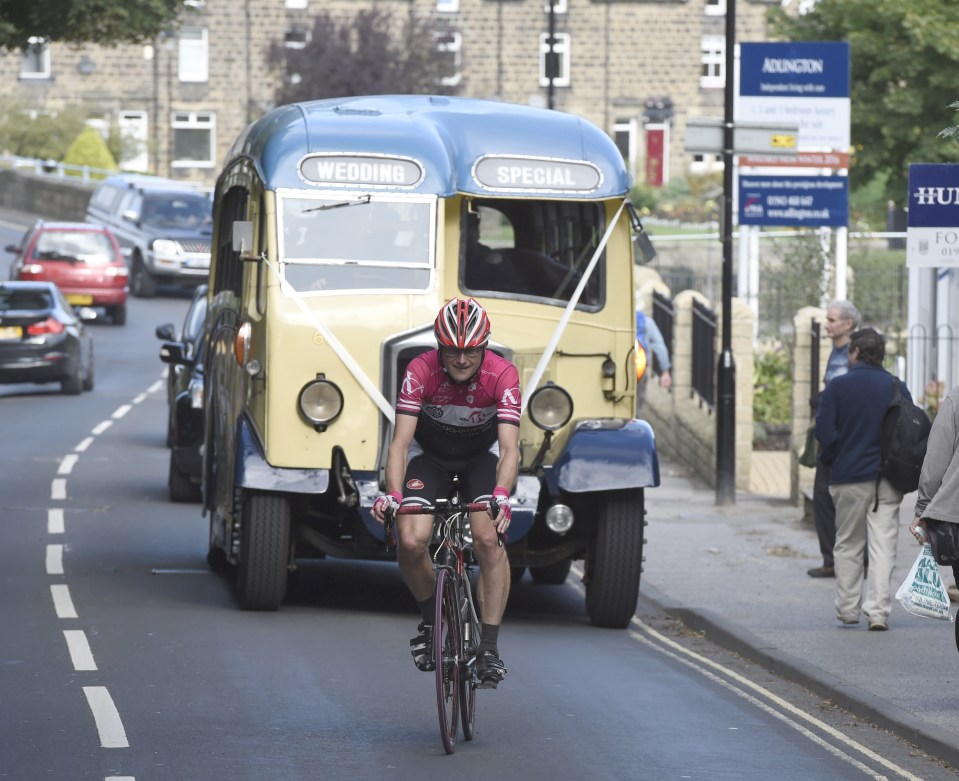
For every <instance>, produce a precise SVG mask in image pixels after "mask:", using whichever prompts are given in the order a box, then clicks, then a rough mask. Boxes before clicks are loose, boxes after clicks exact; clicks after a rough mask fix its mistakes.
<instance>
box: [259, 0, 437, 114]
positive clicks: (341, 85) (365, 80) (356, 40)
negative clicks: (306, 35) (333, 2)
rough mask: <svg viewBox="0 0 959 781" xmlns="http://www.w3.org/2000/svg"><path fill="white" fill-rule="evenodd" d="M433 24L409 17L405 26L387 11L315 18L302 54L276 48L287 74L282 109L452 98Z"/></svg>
mask: <svg viewBox="0 0 959 781" xmlns="http://www.w3.org/2000/svg"><path fill="white" fill-rule="evenodd" d="M437 32H439V31H438V30H436V28H435V27H433V26H432V24H431V23H430V22H428V21H426V20H424V19H420V18H419V17H416V16H415V15H414V14H412V13H410V14H409V15H406V18H405V20H404V21H403V23H402V24H397V22H396V20H395V19H394V17H393V14H392V13H390V12H389V11H388V10H385V9H382V8H373V9H369V10H360V11H357V13H356V15H355V16H353V17H352V18H349V19H343V20H342V21H337V19H336V18H334V17H333V16H332V15H331V14H329V13H328V12H325V11H322V12H320V13H318V14H317V15H316V17H315V21H314V25H313V32H312V37H311V38H310V40H309V41H308V42H307V44H306V45H305V46H304V47H303V48H302V49H291V48H288V47H285V46H283V45H279V44H277V45H274V46H273V47H272V49H271V51H270V63H271V65H273V67H275V68H277V69H285V73H286V74H287V75H286V78H285V79H284V80H283V83H282V85H281V86H280V87H279V88H278V89H277V92H276V102H277V104H278V105H280V104H284V103H293V102H297V101H303V100H316V99H319V98H339V97H348V96H351V95H385V94H451V93H452V92H453V91H454V89H453V88H451V87H448V86H444V85H443V84H442V83H441V80H442V78H443V77H444V76H448V75H451V74H450V73H449V64H450V63H449V59H448V56H447V55H444V54H443V53H441V52H440V51H439V49H438V47H437V38H436V35H437Z"/></svg>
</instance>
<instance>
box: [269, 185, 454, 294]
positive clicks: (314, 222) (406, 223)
mask: <svg viewBox="0 0 959 781" xmlns="http://www.w3.org/2000/svg"><path fill="white" fill-rule="evenodd" d="M278 200H279V203H280V208H279V212H280V220H279V222H280V224H279V226H278V227H279V229H280V236H281V246H280V248H279V249H280V258H281V260H282V261H283V263H284V273H285V275H286V278H287V280H288V281H289V282H290V284H291V285H293V287H294V288H296V289H297V290H300V291H302V292H307V291H319V290H370V289H389V290H392V291H395V290H397V289H400V290H402V289H406V290H425V289H426V288H427V287H429V284H430V281H431V275H432V268H433V250H432V248H433V245H434V241H435V239H434V236H433V226H434V224H435V217H434V214H435V203H436V201H435V199H434V198H431V197H430V198H422V197H420V198H416V199H411V198H409V197H406V198H402V199H401V198H396V197H395V196H394V197H384V196H377V195H372V194H368V193H362V194H354V193H330V194H324V195H322V196H313V197H309V196H306V195H296V196H280V197H279V199H278Z"/></svg>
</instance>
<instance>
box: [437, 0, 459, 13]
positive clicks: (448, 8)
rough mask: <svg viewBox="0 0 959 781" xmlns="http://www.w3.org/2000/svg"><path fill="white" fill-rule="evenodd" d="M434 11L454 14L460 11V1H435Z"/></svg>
mask: <svg viewBox="0 0 959 781" xmlns="http://www.w3.org/2000/svg"><path fill="white" fill-rule="evenodd" d="M436 10H437V11H440V12H441V13H445V14H452V13H456V12H457V11H459V10H460V0H436Z"/></svg>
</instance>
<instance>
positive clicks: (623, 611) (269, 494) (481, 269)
mask: <svg viewBox="0 0 959 781" xmlns="http://www.w3.org/2000/svg"><path fill="white" fill-rule="evenodd" d="M629 185H630V177H629V175H628V173H627V171H626V170H625V167H624V164H623V160H622V157H621V155H620V153H619V151H618V150H617V148H616V146H615V145H614V144H613V143H612V141H611V140H610V139H609V137H608V136H607V135H606V134H604V133H603V132H602V131H601V130H599V129H598V128H597V127H595V126H594V125H592V124H590V123H589V122H586V121H585V120H583V119H581V118H579V117H576V116H573V115H570V114H564V113H560V112H556V111H547V110H540V109H534V108H530V107H524V106H515V105H510V104H505V103H499V102H493V101H483V100H472V99H465V98H452V97H437V96H382V97H359V98H343V99H333V100H323V101H315V102H307V103H300V104H293V105H287V106H282V107H279V108H277V109H275V110H273V111H271V112H270V113H268V114H267V115H265V116H264V117H262V118H261V119H259V120H257V121H256V122H254V123H252V124H251V125H250V126H249V127H248V128H247V129H246V130H245V131H244V132H243V133H242V134H241V136H240V137H239V138H238V139H237V141H236V143H235V144H234V146H233V149H232V151H231V153H230V155H229V158H228V160H227V161H226V164H225V166H224V169H223V171H222V173H221V175H220V177H219V179H218V182H217V185H216V190H215V203H214V236H213V249H212V261H211V268H210V279H209V283H210V284H209V314H208V317H207V321H206V339H207V340H208V345H207V348H208V349H207V359H206V365H205V391H204V406H205V436H204V445H203V452H204V467H203V502H204V512H205V514H207V515H208V517H209V523H210V552H209V557H208V559H209V562H210V565H211V566H212V567H214V568H224V569H226V568H235V573H236V582H237V594H238V600H239V603H240V605H241V606H242V607H244V608H248V609H261V610H273V609H276V608H278V606H279V605H280V604H281V602H282V601H283V598H284V594H285V590H286V584H287V577H288V575H289V574H290V572H292V571H293V569H294V568H295V567H296V564H297V560H302V559H306V558H316V557H324V556H333V557H345V558H367V559H376V558H384V557H387V556H388V555H389V554H387V553H386V552H385V546H384V543H383V531H382V527H381V526H380V525H379V524H377V523H376V522H375V521H374V520H373V519H372V516H371V514H370V508H371V505H372V503H373V500H374V499H375V498H376V496H378V495H379V494H380V493H381V492H382V491H383V490H384V489H383V483H384V464H385V458H386V452H387V445H388V443H389V441H390V438H391V435H392V422H393V414H394V412H393V407H394V403H395V401H396V396H397V390H398V384H399V380H400V378H401V377H402V376H403V373H404V368H405V366H406V364H407V363H408V362H409V361H410V360H411V359H412V358H413V357H415V356H416V355H418V354H419V353H420V352H422V351H424V350H427V349H431V348H433V347H435V341H434V337H433V320H434V318H435V316H436V313H437V311H438V310H439V308H440V306H441V305H442V304H443V303H444V302H445V301H447V300H449V299H450V298H452V297H454V296H459V297H466V296H472V297H474V298H476V299H477V300H478V301H479V302H480V303H482V305H483V306H484V307H485V308H486V309H487V311H488V312H489V315H490V319H491V322H492V324H493V341H492V342H491V349H495V350H497V351H499V352H500V353H501V354H503V355H504V356H506V357H508V358H509V359H510V360H512V361H513V362H514V363H515V364H516V365H517V367H518V368H519V371H520V378H521V383H522V391H523V405H524V415H523V419H522V423H521V428H520V439H521V446H522V465H521V474H520V477H519V480H518V482H517V485H516V487H515V489H514V492H513V496H512V498H511V503H512V505H513V508H514V509H513V518H514V520H513V525H512V527H511V530H510V538H509V542H508V546H507V550H508V554H509V560H510V565H511V568H512V570H513V573H514V578H515V576H516V575H518V574H522V573H524V572H525V571H526V570H527V569H528V570H529V572H530V576H531V577H532V579H533V580H534V581H535V582H537V583H562V582H564V581H565V580H566V577H567V575H568V573H569V571H570V563H571V562H572V561H573V560H575V559H582V560H583V570H584V573H585V577H584V581H585V588H586V606H587V611H588V614H589V616H590V619H591V620H592V622H593V623H594V624H597V625H600V626H617V627H622V626H625V625H626V624H627V623H628V622H629V620H630V618H631V617H632V615H633V613H634V611H635V607H636V601H637V596H638V589H639V579H640V572H641V569H642V558H643V537H644V524H645V518H644V516H645V507H644V505H645V494H644V491H645V489H646V488H649V487H652V486H655V485H658V483H659V466H658V461H657V457H656V448H655V442H654V437H653V432H652V430H651V428H650V426H649V425H648V424H647V423H645V422H644V421H641V420H637V419H635V418H634V410H635V406H634V405H635V385H636V378H635V371H634V350H635V332H634V328H635V317H634V301H633V276H632V275H633V263H634V241H635V239H636V236H637V234H639V235H640V236H641V237H642V235H641V231H642V226H641V225H640V224H639V221H638V218H637V217H636V214H635V211H634V210H633V209H632V207H631V204H630V203H629V201H628V197H627V193H628V190H629Z"/></svg>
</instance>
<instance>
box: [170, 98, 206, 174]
mask: <svg viewBox="0 0 959 781" xmlns="http://www.w3.org/2000/svg"><path fill="white" fill-rule="evenodd" d="M171 126H172V127H173V162H172V163H171V165H172V166H173V167H174V168H212V167H213V164H214V159H213V156H214V154H213V150H214V142H215V140H216V139H215V136H216V115H215V114H214V113H213V112H212V111H176V112H174V113H173V121H172V123H171Z"/></svg>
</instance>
